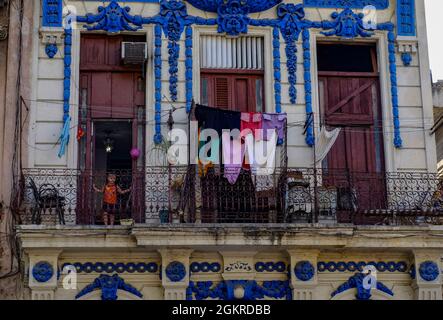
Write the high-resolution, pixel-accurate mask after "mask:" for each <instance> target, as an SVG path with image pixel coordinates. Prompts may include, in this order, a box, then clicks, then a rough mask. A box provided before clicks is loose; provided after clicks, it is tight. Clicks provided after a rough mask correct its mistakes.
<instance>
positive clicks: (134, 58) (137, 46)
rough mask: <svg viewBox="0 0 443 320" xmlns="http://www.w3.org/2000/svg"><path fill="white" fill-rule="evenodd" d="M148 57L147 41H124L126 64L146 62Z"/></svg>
mask: <svg viewBox="0 0 443 320" xmlns="http://www.w3.org/2000/svg"><path fill="white" fill-rule="evenodd" d="M147 59H148V44H147V43H146V42H122V60H123V63H124V64H144V63H145V62H146V60H147Z"/></svg>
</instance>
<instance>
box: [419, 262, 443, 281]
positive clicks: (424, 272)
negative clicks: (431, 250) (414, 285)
mask: <svg viewBox="0 0 443 320" xmlns="http://www.w3.org/2000/svg"><path fill="white" fill-rule="evenodd" d="M418 273H419V274H420V277H421V278H422V279H423V280H425V281H428V282H430V281H434V280H436V279H437V278H438V275H439V274H440V271H439V270H438V265H437V264H436V263H435V262H434V261H425V262H422V263H421V264H420V267H419V269H418Z"/></svg>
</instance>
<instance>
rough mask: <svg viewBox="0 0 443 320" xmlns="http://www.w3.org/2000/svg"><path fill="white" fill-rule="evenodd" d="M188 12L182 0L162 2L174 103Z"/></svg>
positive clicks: (161, 12) (164, 0)
mask: <svg viewBox="0 0 443 320" xmlns="http://www.w3.org/2000/svg"><path fill="white" fill-rule="evenodd" d="M187 16H188V12H187V10H186V5H185V4H184V3H183V2H182V1H180V0H169V1H167V0H162V1H161V2H160V18H159V19H158V20H159V21H160V24H161V26H162V29H163V32H164V34H165V35H166V37H167V38H168V40H169V42H168V54H169V57H168V62H169V93H170V95H171V100H172V101H177V82H178V76H177V74H178V59H179V56H180V45H179V44H178V42H179V41H180V38H181V35H182V33H183V31H184V28H185V25H186V18H187Z"/></svg>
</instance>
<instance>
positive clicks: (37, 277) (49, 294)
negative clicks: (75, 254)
mask: <svg viewBox="0 0 443 320" xmlns="http://www.w3.org/2000/svg"><path fill="white" fill-rule="evenodd" d="M61 252H62V251H61V250H32V251H28V252H27V253H28V256H29V288H30V289H31V297H32V300H54V295H55V290H56V289H57V265H58V257H59V255H60V253H61Z"/></svg>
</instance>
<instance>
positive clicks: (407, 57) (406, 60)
mask: <svg viewBox="0 0 443 320" xmlns="http://www.w3.org/2000/svg"><path fill="white" fill-rule="evenodd" d="M401 61H403V65H404V66H405V67H409V66H410V65H411V62H412V55H411V53H409V52H403V53H402V54H401Z"/></svg>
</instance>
